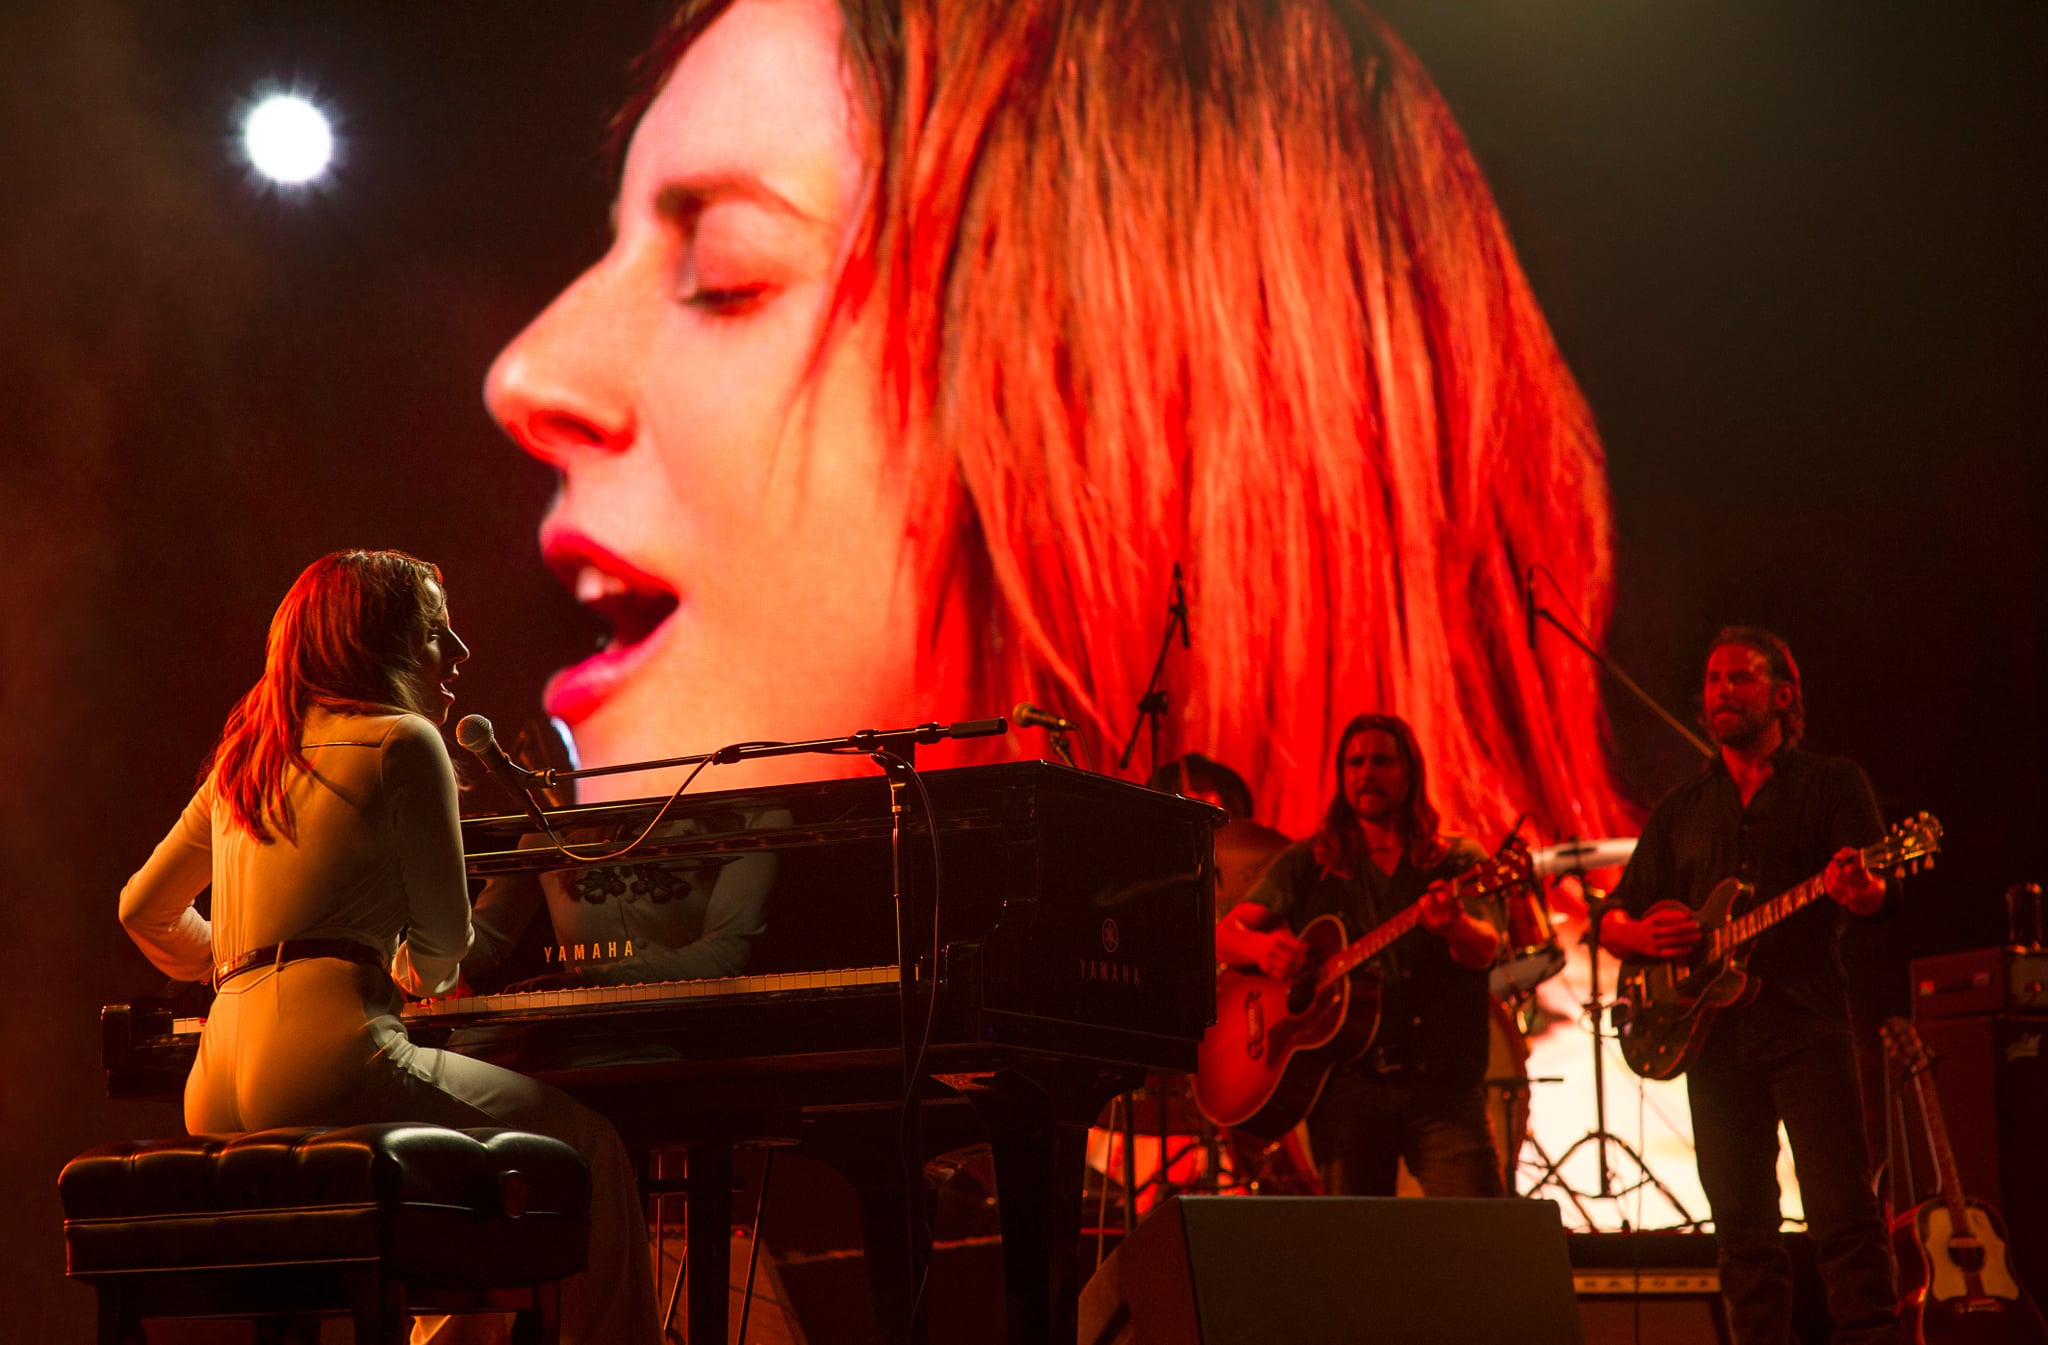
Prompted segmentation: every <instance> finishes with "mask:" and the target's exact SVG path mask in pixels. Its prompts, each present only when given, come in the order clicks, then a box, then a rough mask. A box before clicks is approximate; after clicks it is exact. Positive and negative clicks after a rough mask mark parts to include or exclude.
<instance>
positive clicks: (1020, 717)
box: [1010, 701, 1081, 733]
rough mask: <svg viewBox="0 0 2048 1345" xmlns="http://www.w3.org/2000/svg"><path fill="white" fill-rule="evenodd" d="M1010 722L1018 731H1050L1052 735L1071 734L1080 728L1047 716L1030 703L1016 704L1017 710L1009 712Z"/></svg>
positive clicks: (1068, 720)
mask: <svg viewBox="0 0 2048 1345" xmlns="http://www.w3.org/2000/svg"><path fill="white" fill-rule="evenodd" d="M1010 722H1011V723H1013V724H1015V725H1016V726H1017V727H1018V728H1020V729H1050V730H1052V731H1053V732H1054V733H1072V732H1074V731H1075V730H1076V729H1079V728H1080V727H1081V726H1080V725H1079V724H1076V723H1075V722H1074V721H1073V720H1071V719H1062V718H1060V717H1059V716H1058V715H1054V714H1047V713H1046V712H1045V711H1043V710H1041V709H1039V708H1038V707H1037V706H1035V705H1033V704H1032V703H1031V702H1030V701H1018V702H1017V708H1016V709H1014V710H1012V711H1010Z"/></svg>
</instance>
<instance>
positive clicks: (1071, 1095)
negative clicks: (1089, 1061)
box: [968, 1065, 1142, 1345]
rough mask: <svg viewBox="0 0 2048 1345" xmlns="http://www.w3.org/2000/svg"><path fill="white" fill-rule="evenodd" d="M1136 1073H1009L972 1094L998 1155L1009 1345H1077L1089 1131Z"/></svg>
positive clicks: (1079, 1069) (1081, 1069)
mask: <svg viewBox="0 0 2048 1345" xmlns="http://www.w3.org/2000/svg"><path fill="white" fill-rule="evenodd" d="M1141 1078H1142V1075H1141V1073H1140V1072H1138V1071H1116V1072H1114V1073H1112V1072H1109V1071H1105V1070H1102V1069H1097V1068H1091V1067H1087V1066H1071V1067H1062V1066H1058V1065H1050V1066H1048V1067H1046V1068H1045V1069H1043V1070H1032V1071H1029V1072H1028V1073H1027V1072H1026V1071H1023V1070H1004V1071H1001V1072H999V1073H997V1074H995V1075H992V1076H990V1077H989V1078H988V1079H987V1080H986V1081H985V1082H983V1083H982V1084H981V1086H980V1087H978V1088H975V1089H973V1090H972V1091H970V1092H969V1093H968V1097H969V1098H970V1099H971V1100H972V1101H973V1102H974V1104H975V1108H976V1110H978V1111H979V1112H980V1113H981V1117H982V1121H983V1123H984V1124H985V1125H987V1126H988V1132H989V1141H990V1145H991V1147H992V1148H993V1149H994V1151H995V1164H996V1206H997V1209H998V1212H999V1213H1000V1214H1001V1216H1002V1223H1003V1293H1004V1298H1005V1300H1006V1301H1005V1303H1004V1310H1005V1314H1006V1316H1007V1317H1008V1319H1009V1345H1073V1341H1074V1338H1075V1335H1076V1333H1077V1332H1078V1331H1079V1329H1080V1320H1079V1304H1080V1298H1081V1280H1082V1276H1081V1212H1082V1205H1083V1201H1082V1185H1083V1178H1084V1174H1085V1171H1086V1166H1087V1146H1088V1127H1089V1125H1090V1124H1091V1123H1092V1122H1093V1121H1094V1119H1095V1117H1096V1116H1097V1115H1098V1114H1100V1112H1101V1110H1102V1108H1103V1105H1104V1104H1105V1103H1107V1102H1108V1101H1109V1099H1110V1098H1112V1097H1115V1096H1116V1095H1117V1094H1118V1093H1121V1092H1124V1091H1126V1090H1128V1089H1131V1088H1134V1087H1136V1086H1137V1084H1138V1083H1139V1082H1140V1081H1141Z"/></svg>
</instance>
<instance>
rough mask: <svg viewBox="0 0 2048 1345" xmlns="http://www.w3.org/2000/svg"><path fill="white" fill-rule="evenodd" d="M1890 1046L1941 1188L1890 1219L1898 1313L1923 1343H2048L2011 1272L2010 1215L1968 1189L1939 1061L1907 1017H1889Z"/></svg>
mask: <svg viewBox="0 0 2048 1345" xmlns="http://www.w3.org/2000/svg"><path fill="white" fill-rule="evenodd" d="M1881 1030H1882V1032H1883V1034H1884V1044H1885V1049H1886V1051H1888V1052H1889V1053H1890V1055H1891V1057H1892V1059H1893V1060H1894V1061H1896V1062H1897V1063H1898V1066H1899V1069H1900V1071H1901V1072H1902V1073H1903V1074H1904V1075H1905V1077H1906V1078H1908V1079H1910V1080H1911V1081H1912V1084H1913V1096H1914V1099H1915V1100H1916V1101H1917V1102H1918V1103H1919V1106H1920V1119H1921V1120H1922V1121H1923V1122H1924V1123H1925V1124H1926V1126H1927V1151H1928V1153H1930V1154H1932V1155H1933V1157H1934V1171H1935V1179H1936V1182H1937V1187H1938V1189H1937V1192H1936V1194H1935V1196H1934V1198H1933V1199H1931V1200H1924V1201H1922V1202H1921V1203H1920V1204H1919V1205H1918V1206H1916V1207H1915V1208H1913V1209H1910V1210H1907V1211H1906V1212H1905V1213H1903V1214H1900V1215H1898V1216H1897V1217H1896V1218H1894V1219H1893V1220H1892V1248H1893V1251H1894V1253H1895V1254H1896V1255H1897V1257H1898V1261H1899V1290H1900V1302H1899V1316H1900V1318H1901V1319H1902V1320H1903V1321H1904V1323H1905V1324H1906V1325H1907V1326H1908V1327H1909V1328H1910V1330H1911V1339H1912V1340H1914V1341H1917V1342H1920V1343H1921V1345H2048V1326H2044V1325H2043V1324H2042V1321H2041V1313H2040V1310H2039V1309H2038V1308H2036V1307H2035V1306H2034V1301H2033V1300H2032V1299H2030V1298H2028V1297H2027V1292H2026V1290H2025V1289H2023V1288H2021V1287H2020V1282H2019V1280H2018V1279H2017V1278H2015V1277H2014V1275H2013V1273H2012V1262H2011V1260H2010V1259H2009V1258H2008V1257H2007V1255H2006V1239H2007V1234H2006V1231H2005V1221H2004V1220H2003V1219H2001V1218H2000V1217H1999V1215H1998V1211H1997V1210H1995V1209H1993V1208H1992V1207H1991V1206H1989V1205H1987V1204H1985V1203H1984V1202H1983V1201H1981V1200H1971V1199H1969V1198H1968V1197H1966V1196H1964V1194H1963V1185H1962V1182H1961V1181H1960V1180H1959V1179H1958V1178H1957V1176H1956V1156H1955V1151H1954V1150H1953V1149H1952V1148H1951V1147H1950V1146H1949V1141H1948V1126H1947V1125H1946V1124H1945V1123H1944V1121H1943V1120H1942V1115H1941V1098H1940V1097H1939V1095H1937V1094H1936V1092H1935V1090H1934V1087H1933V1081H1932V1078H1931V1074H1930V1072H1931V1071H1932V1069H1933V1066H1934V1059H1933V1057H1932V1056H1930V1055H1929V1054H1928V1052H1927V1048H1926V1047H1925V1046H1923V1045H1921V1042H1920V1034H1919V1033H1918V1032H1916V1031H1914V1030H1913V1025H1912V1024H1911V1023H1909V1022H1907V1021H1906V1020H1905V1019H1903V1018H1891V1019H1887V1020H1886V1021H1885V1024H1884V1027H1883V1028H1882V1029H1881Z"/></svg>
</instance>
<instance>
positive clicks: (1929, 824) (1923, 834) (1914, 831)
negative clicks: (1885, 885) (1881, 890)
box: [1863, 812, 1941, 877]
mask: <svg viewBox="0 0 2048 1345" xmlns="http://www.w3.org/2000/svg"><path fill="white" fill-rule="evenodd" d="M1940 849H1941V823H1939V822H1937V821H1935V820H1934V814H1932V813H1926V812H1920V813H1915V814H1913V815H1912V816H1911V817H1908V818H1905V819H1904V820H1902V821H1901V822H1900V823H1899V824H1898V825H1897V826H1895V827H1893V828H1892V829H1891V834H1890V835H1888V836H1886V837H1885V838H1884V839H1883V840H1881V841H1879V842H1878V843H1877V844H1876V845H1873V846H1871V847H1870V848H1869V849H1868V850H1865V851H1864V852H1863V866H1864V867H1865V868H1867V869H1869V870H1870V871H1871V872H1872V873H1888V874H1891V875H1892V876H1893V877H1904V876H1905V875H1906V874H1909V873H1918V872H1920V870H1922V869H1931V868H1933V867H1934V855H1935V852H1936V851H1938V850H1940Z"/></svg>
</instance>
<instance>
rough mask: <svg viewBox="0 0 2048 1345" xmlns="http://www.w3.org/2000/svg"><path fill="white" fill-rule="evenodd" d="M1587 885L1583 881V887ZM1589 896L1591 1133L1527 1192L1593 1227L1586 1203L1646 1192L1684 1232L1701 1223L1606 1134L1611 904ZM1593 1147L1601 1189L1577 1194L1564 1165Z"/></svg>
mask: <svg viewBox="0 0 2048 1345" xmlns="http://www.w3.org/2000/svg"><path fill="white" fill-rule="evenodd" d="M1584 882H1585V879H1584V877H1583V875H1581V877H1580V885H1581V886H1582V887H1583V886H1584ZM1585 892H1586V952H1587V957H1588V965H1587V970H1588V972H1589V974H1590V980H1589V982H1588V985H1587V991H1586V993H1587V996H1588V998H1587V1000H1586V1003H1585V1006H1584V1007H1585V1010H1586V1014H1587V1016H1588V1019H1589V1020H1590V1022H1591V1023H1592V1027H1593V1128H1592V1129H1591V1130H1589V1131H1587V1132H1586V1133H1585V1134H1583V1135H1581V1136H1579V1137H1578V1138H1577V1139H1575V1140H1573V1141H1572V1142H1571V1143H1570V1144H1569V1145H1567V1146H1566V1147H1565V1151H1564V1152H1563V1153H1561V1154H1559V1155H1558V1156H1557V1157H1556V1158H1550V1157H1548V1155H1544V1160H1545V1161H1544V1168H1543V1175H1542V1176H1540V1177H1538V1178H1537V1179H1536V1182H1535V1184H1534V1185H1533V1186H1531V1187H1530V1188H1529V1193H1530V1194H1531V1195H1534V1194H1535V1193H1536V1192H1537V1191H1540V1190H1542V1189H1543V1188H1544V1187H1546V1186H1555V1187H1556V1188H1557V1189H1558V1190H1559V1191H1560V1192H1562V1193H1563V1194H1564V1195H1565V1196H1566V1197H1567V1198H1569V1199H1570V1200H1571V1202H1572V1206H1573V1208H1575V1209H1577V1210H1578V1211H1579V1213H1580V1215H1582V1216H1586V1222H1587V1223H1589V1224H1590V1223H1591V1222H1592V1219H1591V1217H1590V1216H1587V1211H1586V1207H1585V1205H1584V1204H1583V1203H1582V1201H1584V1200H1619V1199H1621V1198H1622V1197H1623V1196H1626V1195H1629V1194H1631V1193H1633V1192H1636V1191H1639V1190H1641V1189H1642V1188H1643V1187H1645V1186H1648V1187H1649V1188H1650V1189H1651V1190H1653V1191H1655V1192H1656V1193H1657V1194H1658V1195H1659V1196H1662V1197H1663V1198H1664V1200H1665V1202H1666V1203H1667V1204H1669V1205H1670V1206H1671V1208H1672V1209H1674V1210H1677V1211H1678V1217H1679V1219H1680V1223H1679V1225H1678V1226H1679V1227H1680V1228H1688V1229H1690V1228H1698V1227H1699V1226H1700V1223H1701V1221H1700V1220H1699V1219H1697V1218H1694V1217H1693V1213H1692V1211H1691V1210H1688V1209H1687V1208H1686V1207H1685V1205H1684V1204H1683V1202H1681V1201H1680V1200H1679V1198H1678V1197H1677V1195H1676V1194H1674V1193H1673V1192H1672V1190H1671V1188H1670V1187H1668V1186H1666V1185H1665V1184H1664V1183H1663V1182H1661V1181H1659V1180H1658V1179H1657V1174H1656V1173H1654V1172H1652V1171H1650V1165H1649V1164H1648V1163H1647V1162H1645V1161H1644V1159H1643V1156H1642V1154H1641V1153H1640V1152H1638V1151H1637V1150H1636V1149H1635V1147H1634V1146H1632V1145H1631V1144H1630V1143H1629V1142H1628V1141H1627V1140H1625V1139H1623V1138H1622V1137H1621V1136H1619V1135H1616V1134H1614V1133H1613V1132H1611V1131H1609V1130H1608V1129H1607V1050H1606V1048H1607V1029H1606V1027H1605V1026H1604V1025H1605V1023H1606V1021H1607V1012H1608V1006H1607V1005H1606V1004H1603V1003H1602V1002H1601V1000H1600V922H1601V920H1603V919H1604V918H1605V917H1606V915H1607V911H1608V908H1609V906H1610V905H1611V903H1610V902H1609V901H1608V899H1607V898H1605V897H1602V896H1600V895H1598V894H1597V893H1596V892H1594V890H1593V889H1591V888H1586V889H1585ZM1529 1142H1530V1143H1532V1144H1533V1143H1535V1138H1534V1137H1533V1136H1531V1137H1530V1140H1529ZM1589 1144H1590V1145H1592V1146H1593V1151H1594V1153H1595V1155H1596V1161H1597V1164H1598V1167H1599V1171H1600V1185H1599V1188H1598V1189H1597V1190H1593V1191H1579V1190H1575V1189H1574V1188H1573V1187H1572V1185H1571V1183H1569V1182H1567V1181H1566V1180H1565V1179H1564V1175H1563V1169H1564V1165H1565V1164H1566V1163H1568V1162H1570V1161H1571V1158H1572V1155H1573V1154H1575V1153H1577V1152H1578V1151H1579V1150H1580V1149H1583V1148H1585V1147H1586V1146H1587V1145H1589ZM1609 1146H1612V1147H1613V1148H1616V1149H1619V1150H1621V1152H1622V1153H1624V1154H1626V1155H1628V1157H1629V1159H1630V1161H1632V1162H1633V1163H1634V1164H1635V1165H1636V1174H1637V1175H1636V1179H1635V1180H1634V1181H1632V1182H1630V1183H1629V1184H1628V1185H1626V1186H1619V1185H1616V1179H1615V1175H1614V1168H1613V1166H1612V1164H1611V1163H1609V1161H1608V1149H1609ZM1536 1152H1537V1153H1538V1154H1539V1155H1542V1154H1543V1146H1542V1145H1540V1144H1538V1145H1537V1146H1536Z"/></svg>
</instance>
